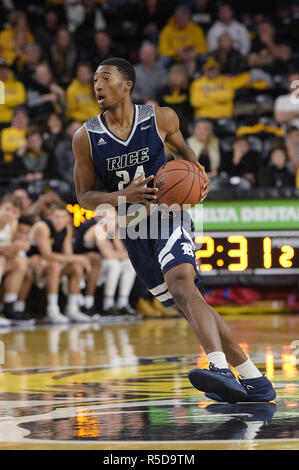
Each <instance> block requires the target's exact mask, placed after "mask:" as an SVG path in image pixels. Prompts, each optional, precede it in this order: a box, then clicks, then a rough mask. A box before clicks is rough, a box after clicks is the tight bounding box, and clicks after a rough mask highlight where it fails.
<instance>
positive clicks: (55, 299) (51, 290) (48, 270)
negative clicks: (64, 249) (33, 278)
mask: <svg viewBox="0 0 299 470" xmlns="http://www.w3.org/2000/svg"><path fill="white" fill-rule="evenodd" d="M43 261H44V260H43ZM43 261H42V269H41V270H40V276H41V278H42V279H44V283H45V288H46V292H47V309H46V318H45V321H46V322H49V323H55V324H65V323H68V322H69V320H68V318H67V317H66V316H65V315H63V314H62V313H61V312H60V308H59V282H60V277H61V264H60V263H57V262H56V261H47V262H43Z"/></svg>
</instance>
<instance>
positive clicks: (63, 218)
mask: <svg viewBox="0 0 299 470" xmlns="http://www.w3.org/2000/svg"><path fill="white" fill-rule="evenodd" d="M50 219H51V221H52V223H53V225H54V227H55V229H56V230H57V231H60V230H63V229H64V227H66V226H67V225H68V223H69V221H70V218H69V214H68V212H67V211H66V210H61V209H56V210H54V211H53V212H52V214H51V215H50Z"/></svg>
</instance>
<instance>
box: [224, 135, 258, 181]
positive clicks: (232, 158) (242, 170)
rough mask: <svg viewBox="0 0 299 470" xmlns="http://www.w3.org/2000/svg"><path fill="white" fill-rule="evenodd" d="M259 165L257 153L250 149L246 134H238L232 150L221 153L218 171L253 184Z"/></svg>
mask: <svg viewBox="0 0 299 470" xmlns="http://www.w3.org/2000/svg"><path fill="white" fill-rule="evenodd" d="M260 166H261V162H260V156H259V154H258V153H257V152H255V151H252V150H251V149H250V143H249V140H248V139H247V138H246V136H239V137H236V139H235V141H234V143H233V150H232V152H228V153H226V154H224V155H223V158H222V161H221V165H220V168H219V173H225V174H226V175H227V176H229V177H232V176H239V177H242V178H245V179H247V180H248V181H249V182H250V183H251V185H252V186H254V185H255V184H256V180H257V174H258V171H259V168H260Z"/></svg>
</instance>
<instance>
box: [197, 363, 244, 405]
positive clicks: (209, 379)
mask: <svg viewBox="0 0 299 470" xmlns="http://www.w3.org/2000/svg"><path fill="white" fill-rule="evenodd" d="M188 379H189V380H190V382H191V384H192V385H193V387H195V388H196V389H197V390H200V391H201V392H204V393H214V394H217V395H219V396H220V397H221V398H222V400H223V401H225V402H228V403H237V402H239V401H245V399H246V397H247V392H246V390H245V389H244V388H243V387H242V385H241V384H239V383H238V382H237V380H234V379H233V378H228V377H227V378H226V379H225V377H224V376H221V375H220V374H218V373H217V372H211V371H209V370H207V369H192V370H191V371H190V372H189V373H188Z"/></svg>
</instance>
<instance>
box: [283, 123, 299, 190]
mask: <svg viewBox="0 0 299 470" xmlns="http://www.w3.org/2000/svg"><path fill="white" fill-rule="evenodd" d="M284 143H285V147H286V149H287V153H288V157H289V158H288V162H287V166H288V169H289V170H290V172H291V173H293V174H296V187H299V129H298V128H297V127H290V128H289V129H287V132H286V135H285V139H284Z"/></svg>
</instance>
